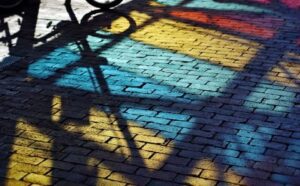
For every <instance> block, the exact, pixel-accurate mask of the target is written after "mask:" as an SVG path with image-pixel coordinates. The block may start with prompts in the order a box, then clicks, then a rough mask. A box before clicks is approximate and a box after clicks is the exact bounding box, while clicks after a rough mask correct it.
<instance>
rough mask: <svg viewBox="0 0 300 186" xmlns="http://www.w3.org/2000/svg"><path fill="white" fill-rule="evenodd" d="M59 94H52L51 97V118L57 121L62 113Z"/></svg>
mask: <svg viewBox="0 0 300 186" xmlns="http://www.w3.org/2000/svg"><path fill="white" fill-rule="evenodd" d="M61 100H62V99H61V96H57V95H54V96H53V99H52V109H51V120H52V121H53V122H59V121H60V119H61V115H62V109H61V108H62V101H61Z"/></svg>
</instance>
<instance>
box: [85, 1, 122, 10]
mask: <svg viewBox="0 0 300 186" xmlns="http://www.w3.org/2000/svg"><path fill="white" fill-rule="evenodd" d="M86 1H87V2H88V3H89V4H90V5H93V6H95V7H97V8H101V9H109V8H112V7H114V6H117V5H118V4H120V3H121V2H122V1H123V0H113V1H111V2H107V3H104V2H99V1H97V0H86Z"/></svg>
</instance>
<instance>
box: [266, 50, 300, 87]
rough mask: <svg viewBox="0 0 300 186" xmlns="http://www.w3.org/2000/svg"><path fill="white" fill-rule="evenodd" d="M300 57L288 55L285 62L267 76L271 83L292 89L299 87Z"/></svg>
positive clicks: (292, 54) (293, 54)
mask: <svg viewBox="0 0 300 186" xmlns="http://www.w3.org/2000/svg"><path fill="white" fill-rule="evenodd" d="M299 77H300V55H299V54H295V53H287V54H286V56H285V58H284V61H281V62H280V63H278V65H277V66H275V67H274V68H273V69H272V70H271V71H270V72H269V73H268V75H267V78H268V79H269V80H270V81H274V82H275V83H276V84H279V85H282V86H287V87H291V88H297V87H299V81H300V78H299Z"/></svg>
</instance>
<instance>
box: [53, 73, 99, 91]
mask: <svg viewBox="0 0 300 186" xmlns="http://www.w3.org/2000/svg"><path fill="white" fill-rule="evenodd" d="M55 84H56V85H60V86H65V87H71V88H76V89H82V90H86V91H91V92H95V93H101V89H100V84H99V82H98V80H97V79H96V75H95V72H94V69H93V68H91V67H76V68H75V69H73V70H72V71H71V72H69V73H68V74H65V75H63V77H62V78H60V79H58V80H57V81H56V83H55Z"/></svg>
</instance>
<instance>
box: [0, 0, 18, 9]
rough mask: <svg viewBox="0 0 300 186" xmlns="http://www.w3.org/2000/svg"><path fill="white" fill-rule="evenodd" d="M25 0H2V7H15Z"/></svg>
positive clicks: (0, 6)
mask: <svg viewBox="0 0 300 186" xmlns="http://www.w3.org/2000/svg"><path fill="white" fill-rule="evenodd" d="M23 2H24V0H0V9H13V8H16V7H18V6H20V5H21V4H22V3H23Z"/></svg>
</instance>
